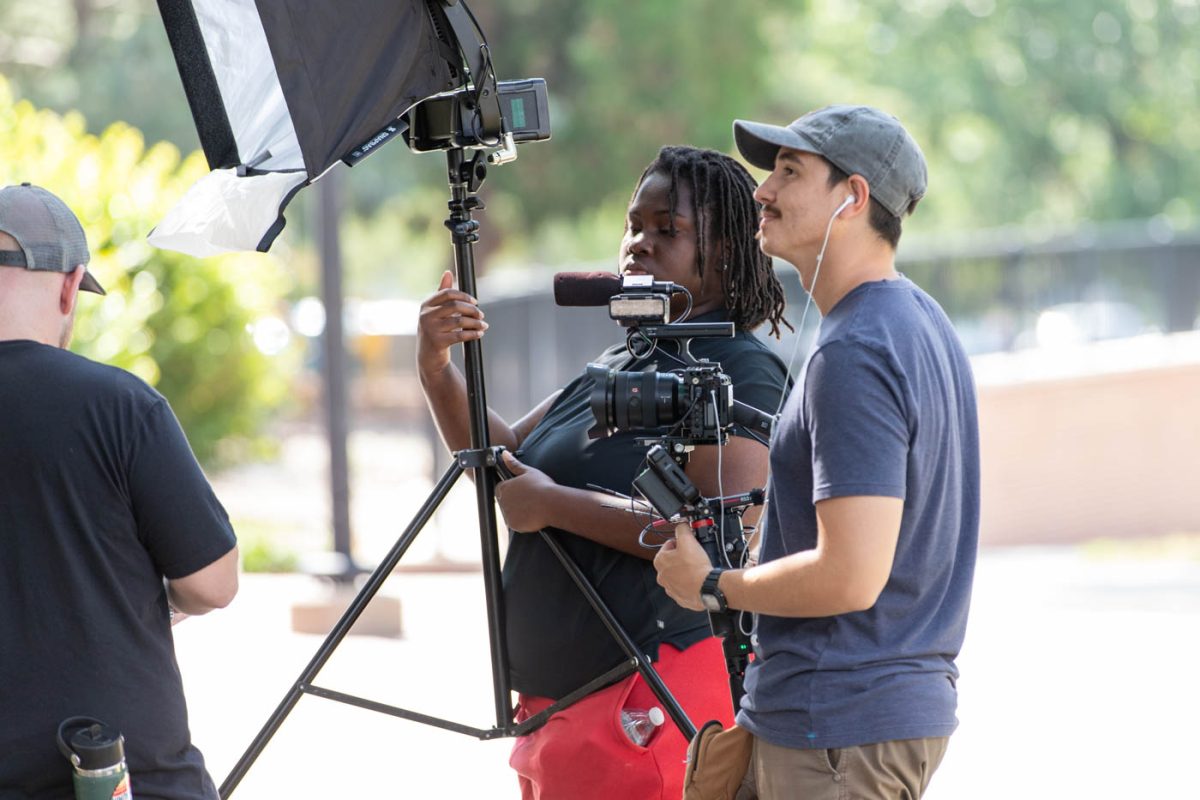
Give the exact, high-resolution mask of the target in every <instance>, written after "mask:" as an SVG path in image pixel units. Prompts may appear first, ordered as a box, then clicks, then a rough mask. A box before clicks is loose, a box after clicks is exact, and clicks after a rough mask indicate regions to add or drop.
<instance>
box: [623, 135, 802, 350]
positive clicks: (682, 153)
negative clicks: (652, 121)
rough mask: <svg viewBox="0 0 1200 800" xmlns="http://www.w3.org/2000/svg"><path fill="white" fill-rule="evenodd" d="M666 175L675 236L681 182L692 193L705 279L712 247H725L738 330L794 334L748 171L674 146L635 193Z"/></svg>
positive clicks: (728, 296)
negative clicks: (763, 244)
mask: <svg viewBox="0 0 1200 800" xmlns="http://www.w3.org/2000/svg"><path fill="white" fill-rule="evenodd" d="M652 174H662V175H665V176H666V177H668V178H669V179H670V181H671V186H670V190H669V193H668V202H669V204H670V212H671V233H672V234H674V233H675V210H676V208H677V206H676V203H677V202H678V200H679V191H678V187H679V181H680V180H686V181H687V182H688V185H689V186H691V189H692V215H693V217H694V218H695V219H696V253H697V257H696V268H697V270H698V272H699V274H700V277H701V278H703V277H704V270H705V268H706V267H707V266H708V264H707V260H708V258H707V257H708V253H709V248H710V243H712V242H716V243H717V244H719V245H720V248H721V249H720V259H721V263H720V264H718V265H717V267H716V269H717V271H718V272H720V274H721V286H722V288H723V289H724V291H725V308H726V310H727V311H728V313H729V318H730V319H731V320H732V321H733V323H734V324H735V325H736V326H737V327H738V328H742V329H745V330H754V329H755V328H757V327H758V326H759V325H761V324H763V323H764V322H770V323H771V335H772V336H774V337H776V338H779V335H780V330H779V324H780V323H781V322H782V323H783V324H784V325H787V327H788V328H789V329H793V328H792V326H791V324H789V323H788V322H787V320H785V319H784V318H783V309H784V294H783V286H782V284H780V283H779V279H778V278H777V277H775V268H774V266H773V263H772V260H771V257H770V256H768V255H766V254H765V253H763V251H762V250H761V249H760V248H759V246H758V241H757V240H756V238H755V234H756V232H757V231H758V210H759V206H758V203H757V202H755V200H754V190H755V189H756V188H757V186H758V184H756V183H755V182H754V178H752V177H751V176H750V173H749V172H747V171H746V168H745V167H743V166H742V165H741V164H739V163H738V162H737V161H735V160H733V159H732V158H730V157H729V156H727V155H725V154H724V153H718V152H717V151H715V150H704V149H701V148H698V147H687V146H682V145H669V146H667V147H664V148H662V149H661V150H659V151H658V156H657V157H656V158H655V159H654V161H652V162H650V166H648V167H646V170H645V172H643V173H642V176H641V178H639V179H638V183H637V186H635V187H634V190H633V191H634V194H635V195H636V194H637V190H638V188H640V187H641V185H642V183H643V181H645V180H646V178H647V176H649V175H652Z"/></svg>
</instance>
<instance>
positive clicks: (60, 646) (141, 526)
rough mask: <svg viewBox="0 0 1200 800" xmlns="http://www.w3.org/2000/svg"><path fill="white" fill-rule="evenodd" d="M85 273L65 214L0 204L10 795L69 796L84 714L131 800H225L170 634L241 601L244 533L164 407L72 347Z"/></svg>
mask: <svg viewBox="0 0 1200 800" xmlns="http://www.w3.org/2000/svg"><path fill="white" fill-rule="evenodd" d="M88 260H89V255H88V248H87V241H86V239H85V237H84V233H83V229H82V227H81V226H80V224H79V220H78V219H76V218H75V215H74V214H73V213H71V211H70V210H69V209H68V208H67V207H66V205H64V204H63V202H62V201H61V200H59V199H58V198H57V197H55V196H54V195H53V194H51V193H50V192H48V191H46V190H45V189H41V188H39V187H36V186H30V185H29V184H22V185H21V186H8V187H5V188H3V189H0V595H2V597H3V602H0V642H3V645H0V720H2V721H0V754H3V755H2V756H0V797H3V798H5V800H9V799H10V798H11V800H22V799H23V798H66V797H70V796H71V795H72V789H71V772H72V769H71V765H70V764H69V763H68V762H67V761H66V759H64V758H63V756H62V755H60V754H59V752H58V750H57V747H56V745H55V733H56V730H57V728H58V725H59V723H60V722H62V721H63V720H65V719H66V718H68V717H75V716H86V717H93V718H96V719H99V720H101V721H102V722H104V723H106V724H107V725H109V726H111V727H113V728H115V729H116V730H118V731H119V732H120V733H121V734H123V735H124V737H125V755H126V759H127V762H128V765H129V771H130V781H131V783H132V785H133V786H134V787H136V788H134V789H133V790H132V794H133V796H134V797H137V798H138V799H139V800H146V799H147V798H161V799H162V800H167V799H168V798H169V799H170V800H185V799H186V800H215V798H216V797H217V792H216V789H215V788H214V786H213V783H212V780H211V778H210V777H209V776H208V773H207V772H206V771H205V768H204V759H203V757H202V756H201V755H200V752H199V751H198V750H197V749H196V748H195V747H194V746H192V744H191V741H190V735H189V733H188V726H187V709H186V708H185V705H184V698H183V687H182V683H181V681H180V676H179V667H178V665H177V664H176V661H175V652H174V645H173V640H172V636H171V630H170V625H171V620H172V617H174V618H175V620H176V621H177V620H178V619H179V618H181V617H182V616H183V615H187V614H203V613H205V612H207V611H209V610H211V609H213V608H218V607H223V606H225V605H227V604H228V603H229V602H230V601H231V600H232V599H233V596H234V594H235V593H236V591H237V548H236V546H235V539H234V534H233V529H232V528H231V527H230V525H229V518H228V516H227V515H226V513H225V510H224V509H223V508H222V507H221V504H220V503H219V502H218V501H217V499H216V497H215V496H214V495H213V493H212V489H211V488H210V487H209V485H208V481H207V480H206V479H205V477H204V474H203V473H202V472H201V471H200V467H199V466H198V465H197V464H196V460H195V458H194V457H193V456H192V452H191V449H190V448H189V446H188V443H187V440H186V439H185V438H184V435H183V432H182V430H180V428H179V423H178V422H176V420H175V416H174V414H172V413H171V409H170V408H169V407H168V406H167V403H166V401H165V400H164V399H163V398H162V396H161V395H159V394H158V393H157V392H155V391H154V390H153V389H151V388H150V387H149V386H147V385H146V384H145V383H143V382H142V381H141V380H139V379H137V378H135V377H134V376H132V375H130V374H129V373H127V372H124V371H122V370H119V369H116V368H113V367H108V366H105V365H102V364H96V363H94V362H92V361H89V360H87V359H85V358H81V357H79V356H77V355H74V354H72V353H70V352H68V351H67V350H66V349H65V348H66V346H67V343H68V341H69V339H70V336H71V328H72V324H73V321H74V313H75V304H76V302H77V300H78V297H79V290H81V289H82V290H85V291H89V292H94V293H98V294H103V293H104V290H103V289H102V288H101V287H100V284H99V283H98V282H97V281H96V279H95V277H94V276H92V275H91V274H90V273H89V272H88V271H87V263H88ZM120 796H122V797H125V796H128V795H127V794H122V795H120Z"/></svg>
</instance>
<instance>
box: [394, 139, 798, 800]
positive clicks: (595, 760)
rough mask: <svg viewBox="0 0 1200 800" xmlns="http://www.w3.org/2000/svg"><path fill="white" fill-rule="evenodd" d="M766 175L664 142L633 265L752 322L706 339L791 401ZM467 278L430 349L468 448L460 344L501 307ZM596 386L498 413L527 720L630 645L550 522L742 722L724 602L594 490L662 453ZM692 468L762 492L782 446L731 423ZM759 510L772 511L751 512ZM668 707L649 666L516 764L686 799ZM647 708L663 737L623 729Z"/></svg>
mask: <svg viewBox="0 0 1200 800" xmlns="http://www.w3.org/2000/svg"><path fill="white" fill-rule="evenodd" d="M754 190H755V183H754V179H753V178H751V177H750V174H749V173H748V172H746V170H745V169H744V168H743V167H742V166H741V165H740V164H738V163H737V162H736V161H734V160H733V159H731V158H729V157H728V156H725V155H722V154H720V153H717V152H714V151H711V150H701V149H697V148H692V147H664V148H663V149H662V150H661V151H660V152H659V154H658V157H657V158H656V159H655V160H654V161H653V163H651V164H650V166H649V167H647V168H646V171H645V172H644V173H643V174H642V176H641V178H640V179H639V180H638V183H637V187H636V188H635V190H634V193H633V197H632V199H631V200H630V202H629V207H628V211H627V214H626V221H625V235H624V237H623V238H622V240H621V248H620V255H619V263H618V271H619V272H621V273H623V274H627V275H651V276H653V278H654V279H655V280H656V281H673V282H675V283H677V284H680V285H682V286H685V287H687V289H688V291H689V292H690V294H691V299H690V304H691V307H690V312H689V313H688V316H687V321H689V322H718V321H731V322H733V323H735V326H736V335H735V336H734V337H732V338H698V339H694V340H693V341H692V343H691V347H690V349H691V353H692V355H693V356H695V357H696V358H701V359H708V360H710V361H714V362H718V363H720V365H721V370H722V371H723V372H724V373H725V374H727V375H729V376H730V378H731V379H732V382H733V387H734V396H735V397H736V398H737V399H738V400H739V401H741V402H744V403H748V404H749V405H751V406H754V407H756V408H759V409H764V410H767V411H768V412H770V413H774V411H775V409H776V408H777V407H778V406H779V405H780V399H781V396H782V394H783V392H784V390H785V386H786V383H787V372H786V369H785V368H784V366H783V363H782V362H781V361H780V360H779V359H778V358H776V357H775V356H774V355H773V354H771V352H770V351H768V350H767V348H766V346H765V345H764V344H763V343H762V342H761V341H759V340H758V339H757V338H755V336H754V335H753V334H752V333H751V331H752V330H753V329H755V328H757V327H759V326H760V325H762V324H763V323H769V325H770V330H771V333H772V334H773V335H775V336H778V335H779V325H780V323H781V322H783V319H782V314H783V305H784V297H783V289H782V287H781V286H780V284H779V281H778V280H777V279H776V277H775V273H774V270H773V269H772V266H771V260H770V258H768V257H767V256H765V255H763V253H762V251H761V250H760V249H759V247H758V244H757V243H756V241H755V231H756V229H757V227H758V207H757V205H756V204H755V202H754V198H753V193H754ZM452 281H453V275H452V274H451V273H449V272H447V273H446V274H445V275H443V276H442V282H441V286H440V287H439V289H438V291H437V292H436V293H434V294H433V295H432V296H431V297H430V298H429V299H427V300H426V301H425V302H424V304H423V305H422V307H421V318H420V324H419V333H418V346H417V361H418V369H419V373H420V378H421V385H422V387H423V389H424V391H425V395H426V399H427V400H428V402H429V405H430V408H431V409H432V410H433V413H434V417H435V418H436V420H437V424H438V428H439V430H440V431H441V434H442V438H443V439H444V440H445V442H446V444H447V445H448V446H449V447H450V448H451V450H460V449H463V448H466V447H469V446H470V434H469V428H468V418H467V411H466V409H467V395H466V385H465V381H464V379H463V377H462V375H461V374H460V373H459V372H458V371H457V369H456V368H455V367H454V366H453V365H452V364H451V361H450V353H449V349H450V347H451V346H452V345H454V344H456V343H458V342H462V341H466V340H468V339H478V338H480V337H482V336H483V334H484V331H485V330H486V329H487V323H486V322H484V321H483V312H482V311H480V310H479V308H478V306H477V305H476V303H475V300H474V298H472V297H471V296H469V295H467V294H465V293H463V292H460V291H458V290H456V289H454V288H453V287H452ZM687 302H688V301H687V299H686V298H685V297H684V296H683V295H682V294H677V295H675V296H674V298H673V304H672V310H673V313H674V314H675V315H676V316H678V315H681V314H682V313H683V312H684V310H685V309H686V305H687ZM675 321H681V320H679V319H676V320H675ZM783 324H787V323H786V322H785V323H783ZM597 361H598V362H599V363H602V364H604V365H605V366H607V367H609V368H612V369H617V370H633V371H643V370H655V371H659V372H666V371H669V370H672V369H677V368H679V367H681V366H682V365H683V363H682V361H681V360H680V359H679V355H678V350H677V349H676V348H675V345H674V343H660V345H659V346H658V347H657V348H656V349H655V350H653V351H652V352H650V353H649V354H638V355H631V354H630V353H629V352H628V351H627V349H626V347H625V345H624V344H621V345H618V346H615V347H612V348H610V349H608V350H606V351H605V352H604V353H603V354H602V355H601V356H600V357H599V358H598V359H597ZM592 387H593V381H592V379H591V378H590V377H589V376H588V375H587V374H586V373H585V374H583V375H580V376H579V377H578V378H576V379H575V380H574V381H572V382H571V383H569V384H568V385H567V386H566V387H564V388H563V389H562V390H560V391H558V392H556V393H555V394H553V395H551V396H550V397H549V398H547V399H546V400H545V401H544V402H543V403H541V404H540V405H539V406H537V407H536V408H534V409H533V410H532V411H530V412H529V413H528V414H527V415H525V416H524V417H523V418H522V419H520V420H519V421H517V422H516V423H514V424H512V425H508V424H506V423H505V422H504V421H502V420H501V419H500V418H499V417H498V416H497V415H495V414H489V431H490V437H491V441H492V443H493V444H499V445H504V446H505V447H506V448H508V450H509V451H510V452H509V453H506V454H505V459H506V461H507V466H508V468H509V470H510V471H511V472H512V473H514V475H515V477H513V478H510V479H508V480H505V481H503V482H501V483H500V484H499V485H498V486H497V489H496V498H497V501H498V502H499V504H500V508H501V511H502V513H503V515H504V520H505V522H506V523H507V524H508V527H509V528H510V529H511V530H512V532H513V533H512V535H511V536H510V543H509V547H508V553H507V556H506V557H505V561H504V570H503V584H504V598H505V610H506V616H507V624H506V637H507V645H508V656H509V660H510V665H511V678H512V685H513V688H515V689H516V690H517V691H518V692H519V693H520V699H519V704H518V708H517V718H518V721H520V720H524V719H527V718H528V717H530V716H532V715H534V714H537V713H538V712H540V711H542V710H543V709H545V708H546V707H548V706H549V705H550V704H551V703H553V702H554V701H555V700H556V699H559V698H562V697H563V696H564V695H566V694H568V693H570V692H573V691H574V690H576V689H579V688H580V687H582V686H584V685H585V684H588V683H589V682H591V681H593V680H595V679H597V678H599V677H600V676H602V675H604V674H605V673H607V672H609V671H610V670H613V668H614V667H618V666H620V665H621V663H622V662H624V661H627V660H628V659H627V657H626V655H625V654H624V652H623V651H622V650H621V648H620V647H619V646H618V644H617V642H616V641H615V640H614V638H613V637H612V635H611V634H610V633H609V632H608V631H607V630H606V629H605V627H604V625H603V623H602V622H601V620H600V618H599V616H598V615H597V614H596V613H595V611H594V610H593V609H592V608H591V606H590V605H589V604H588V602H587V600H586V599H585V598H584V596H583V594H582V593H581V592H580V590H579V589H578V587H576V586H575V584H574V583H573V581H572V579H571V578H570V576H569V575H568V574H567V572H566V571H565V570H564V569H563V567H562V565H561V564H560V563H559V562H558V560H557V559H556V557H555V556H554V554H553V553H552V552H551V551H550V549H549V548H548V547H547V546H546V544H545V543H544V542H543V541H542V539H541V537H539V536H536V535H532V532H536V531H539V530H542V529H546V530H549V531H551V532H552V533H553V534H554V535H555V536H556V537H557V540H558V542H559V543H560V544H561V545H562V546H563V547H564V548H565V549H566V550H567V552H568V553H569V554H570V555H571V556H572V558H573V559H574V561H575V562H576V563H577V564H578V566H579V567H580V568H581V570H582V571H583V573H584V574H585V575H586V577H587V580H588V581H589V583H591V585H592V586H593V587H595V589H596V590H597V592H598V593H599V595H600V597H601V598H602V599H603V600H604V602H605V604H606V605H607V606H608V607H609V609H610V610H611V611H612V612H613V614H614V616H615V617H616V619H617V621H618V622H619V623H620V625H621V627H622V628H623V629H624V630H625V631H626V632H627V633H628V634H629V636H630V637H631V638H632V639H633V641H634V642H635V643H636V644H637V646H638V648H639V649H640V650H641V651H642V652H644V653H646V654H647V655H648V656H649V657H650V659H651V660H652V661H653V662H654V666H655V669H656V671H657V672H658V674H659V675H660V677H662V679H663V680H664V682H665V683H666V685H667V687H668V689H669V690H670V691H671V694H672V695H673V696H674V697H675V699H676V700H678V701H679V703H680V705H681V706H682V707H683V709H684V711H685V712H686V713H687V715H688V717H689V718H690V719H691V720H692V721H693V723H695V724H697V725H701V724H703V723H704V722H706V721H708V720H710V719H718V720H721V721H722V723H723V724H724V725H725V726H726V727H728V726H729V725H730V724H732V720H733V709H732V704H731V702H730V692H729V678H728V674H727V672H726V669H725V664H724V657H723V655H722V652H721V644H720V641H719V640H717V639H714V638H713V637H712V636H711V633H710V630H709V624H708V619H707V617H706V615H705V614H703V613H697V612H693V611H688V610H685V609H683V608H680V607H679V606H678V605H676V604H675V603H674V602H672V601H671V600H670V598H668V597H667V596H666V594H665V593H664V592H663V590H662V589H661V588H660V587H659V586H658V585H657V583H656V575H655V571H654V567H653V565H652V562H651V559H653V557H654V554H655V552H656V550H655V549H654V545H655V544H661V542H662V539H661V538H658V537H655V536H653V535H651V534H643V528H644V527H645V525H646V518H645V517H643V516H639V515H637V514H632V513H630V509H629V504H628V503H627V502H626V503H625V504H624V507H622V503H621V501H619V500H616V499H615V498H614V497H613V496H612V495H610V494H605V493H603V492H599V491H595V490H594V489H592V488H590V487H603V488H605V489H608V490H611V491H613V492H620V493H622V494H629V493H630V486H631V483H632V481H633V478H634V477H635V476H636V475H637V474H639V473H640V472H641V471H642V470H643V469H644V465H645V457H646V448H645V447H644V446H642V445H639V444H638V443H637V442H636V441H635V440H636V439H637V438H638V436H646V435H647V432H646V431H640V432H637V431H619V432H617V433H614V434H613V435H611V436H608V437H606V438H601V439H594V440H593V439H589V438H588V433H587V431H588V429H589V428H591V427H592V425H593V417H592V412H591V409H590V405H589V397H590V394H591V391H592ZM733 432H734V433H735V434H736V433H738V431H737V430H736V429H735V430H734V431H733ZM511 453H516V457H514V456H513V455H511ZM686 472H687V475H688V477H689V478H690V480H691V481H692V483H694V484H695V485H696V487H697V488H698V489H699V490H700V493H701V494H702V495H704V496H705V497H716V496H719V495H731V494H735V493H739V492H745V491H749V490H750V489H754V488H758V487H762V486H764V485H765V483H766V478H767V448H766V446H765V445H764V444H762V443H761V442H759V441H755V440H754V439H752V438H748V437H746V436H743V435H734V436H731V437H730V440H729V443H728V444H727V445H725V446H724V447H718V446H716V445H700V446H697V447H696V448H695V450H694V451H693V453H692V455H691V458H690V460H689V462H688V464H687V468H686ZM753 515H754V510H752V512H750V514H748V517H753ZM649 540H654V541H649ZM643 542H645V544H643ZM659 706H660V703H659V701H658V700H657V698H656V697H655V696H654V694H653V693H652V692H651V690H650V688H649V687H648V686H647V685H646V683H645V682H644V680H643V678H642V677H641V676H640V675H638V674H636V673H635V674H633V675H629V676H627V677H624V678H623V679H617V680H616V682H615V683H612V682H610V683H609V685H607V686H604V687H603V688H601V689H599V690H597V691H595V692H593V693H592V694H590V695H588V696H586V697H585V698H584V699H582V700H580V701H578V702H576V703H575V704H573V705H570V706H568V707H567V708H565V709H563V710H561V711H559V712H558V713H556V714H555V715H554V716H553V717H551V719H550V721H549V722H548V723H547V724H546V725H545V726H544V727H542V728H539V729H537V730H536V731H534V732H532V733H531V734H529V735H527V736H524V737H521V738H519V739H518V740H517V743H516V745H515V746H514V747H513V753H512V757H511V759H510V763H511V764H512V766H513V768H514V769H516V770H517V772H518V774H519V778H520V782H521V791H522V796H523V797H524V798H527V799H532V798H541V800H559V799H560V798H563V799H565V798H571V800H588V799H589V798H610V797H632V798H659V797H670V798H677V797H680V796H681V795H682V786H683V771H684V756H685V749H686V747H687V742H686V741H685V740H684V738H683V736H682V735H681V734H680V732H679V731H678V729H677V728H676V727H675V726H674V725H673V724H671V723H670V722H669V721H668V722H667V723H666V724H661V722H662V719H663V718H662V716H661V714H660V712H661V708H660V709H659V711H654V710H653V709H655V708H656V707H659ZM637 712H642V713H645V712H650V713H649V716H650V718H651V720H652V721H654V722H658V723H660V724H659V725H658V727H657V728H654V727H651V728H650V730H649V734H648V737H646V734H644V733H643V734H642V735H640V736H638V737H637V739H634V738H631V736H630V735H627V733H626V732H625V730H623V724H622V723H623V721H624V717H625V716H627V715H628V714H629V713H637ZM639 739H640V740H641V741H639Z"/></svg>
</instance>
